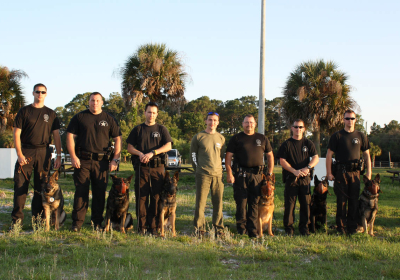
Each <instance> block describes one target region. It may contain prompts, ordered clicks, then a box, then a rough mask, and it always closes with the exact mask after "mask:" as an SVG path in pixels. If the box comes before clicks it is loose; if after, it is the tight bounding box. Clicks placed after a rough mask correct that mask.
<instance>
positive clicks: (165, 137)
mask: <svg viewBox="0 0 400 280" xmlns="http://www.w3.org/2000/svg"><path fill="white" fill-rule="evenodd" d="M161 132H162V133H161V135H162V136H163V144H162V145H163V146H164V145H165V144H167V143H169V142H171V145H172V144H174V141H172V137H171V135H170V134H169V131H168V129H167V128H166V127H165V126H163V125H161Z"/></svg>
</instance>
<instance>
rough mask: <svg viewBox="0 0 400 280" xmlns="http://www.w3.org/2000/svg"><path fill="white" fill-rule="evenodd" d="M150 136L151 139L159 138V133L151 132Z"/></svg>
mask: <svg viewBox="0 0 400 280" xmlns="http://www.w3.org/2000/svg"><path fill="white" fill-rule="evenodd" d="M151 136H152V137H153V138H158V137H160V133H158V132H157V131H156V132H153V133H152V134H151Z"/></svg>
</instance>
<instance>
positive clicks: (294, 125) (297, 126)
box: [292, 125, 304, 129]
mask: <svg viewBox="0 0 400 280" xmlns="http://www.w3.org/2000/svg"><path fill="white" fill-rule="evenodd" d="M292 127H293V128H296V129H297V128H300V129H302V128H303V127H304V126H296V125H294V126H292Z"/></svg>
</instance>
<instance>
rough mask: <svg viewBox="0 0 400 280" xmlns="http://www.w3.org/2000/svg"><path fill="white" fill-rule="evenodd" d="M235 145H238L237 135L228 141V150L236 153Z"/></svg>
mask: <svg viewBox="0 0 400 280" xmlns="http://www.w3.org/2000/svg"><path fill="white" fill-rule="evenodd" d="M235 147H236V136H235V135H234V136H233V137H232V138H231V139H230V140H229V143H228V147H227V148H226V151H227V152H229V153H232V154H234V153H235Z"/></svg>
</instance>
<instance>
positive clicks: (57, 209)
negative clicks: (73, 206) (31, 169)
mask: <svg viewBox="0 0 400 280" xmlns="http://www.w3.org/2000/svg"><path fill="white" fill-rule="evenodd" d="M41 181H42V192H41V195H42V205H43V209H44V217H45V221H46V229H45V230H46V231H49V230H50V220H51V222H52V224H53V222H54V227H55V229H56V230H58V229H59V228H60V226H61V225H63V224H64V222H65V220H66V218H67V215H66V214H65V211H64V196H63V194H62V191H61V188H60V186H59V185H58V183H57V181H58V171H56V172H54V173H53V175H51V176H50V177H49V176H47V175H44V174H41Z"/></svg>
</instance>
